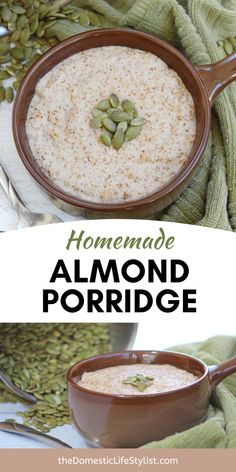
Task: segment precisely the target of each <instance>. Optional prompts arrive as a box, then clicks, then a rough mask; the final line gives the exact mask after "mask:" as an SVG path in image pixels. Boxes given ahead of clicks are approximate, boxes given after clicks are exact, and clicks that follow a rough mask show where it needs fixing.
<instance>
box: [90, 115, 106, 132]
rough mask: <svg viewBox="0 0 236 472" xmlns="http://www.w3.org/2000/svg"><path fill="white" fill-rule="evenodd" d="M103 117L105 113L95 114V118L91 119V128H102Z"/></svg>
mask: <svg viewBox="0 0 236 472" xmlns="http://www.w3.org/2000/svg"><path fill="white" fill-rule="evenodd" d="M103 118H104V116H103V115H98V116H95V117H94V118H92V120H90V126H91V128H95V129H97V128H102V127H103Z"/></svg>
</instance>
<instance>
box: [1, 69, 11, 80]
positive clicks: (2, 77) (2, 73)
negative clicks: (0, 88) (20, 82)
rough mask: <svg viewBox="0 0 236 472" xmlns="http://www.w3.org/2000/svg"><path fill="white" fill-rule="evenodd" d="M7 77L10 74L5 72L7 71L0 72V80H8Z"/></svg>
mask: <svg viewBox="0 0 236 472" xmlns="http://www.w3.org/2000/svg"><path fill="white" fill-rule="evenodd" d="M9 77H10V74H9V73H8V72H7V70H5V69H3V70H0V80H5V79H9Z"/></svg>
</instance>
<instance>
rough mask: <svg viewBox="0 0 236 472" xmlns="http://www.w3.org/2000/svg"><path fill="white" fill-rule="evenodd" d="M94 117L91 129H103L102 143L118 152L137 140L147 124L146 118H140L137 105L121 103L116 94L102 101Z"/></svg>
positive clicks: (98, 104)
mask: <svg viewBox="0 0 236 472" xmlns="http://www.w3.org/2000/svg"><path fill="white" fill-rule="evenodd" d="M92 116H93V118H92V119H91V120H90V126H91V128H94V129H99V128H102V132H101V134H100V141H101V142H102V143H103V144H104V145H105V146H111V145H112V147H113V148H114V149H116V150H117V151H118V150H119V149H120V148H121V146H122V145H123V144H124V142H125V141H131V140H132V139H135V138H136V137H137V136H138V135H139V133H140V131H141V129H142V126H143V125H144V124H145V118H143V117H142V116H138V112H137V110H136V108H135V104H134V103H133V102H132V101H131V100H128V99H125V100H123V101H122V102H120V100H119V97H118V96H117V95H116V94H115V93H112V94H111V96H110V97H109V99H104V100H100V102H99V103H97V105H96V107H95V108H94V109H93V110H92Z"/></svg>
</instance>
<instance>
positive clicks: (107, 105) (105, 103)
mask: <svg viewBox="0 0 236 472" xmlns="http://www.w3.org/2000/svg"><path fill="white" fill-rule="evenodd" d="M110 106H111V104H110V100H101V101H100V102H99V103H98V104H97V108H98V110H102V111H106V110H107V109H108V108H110Z"/></svg>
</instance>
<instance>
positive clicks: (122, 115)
mask: <svg viewBox="0 0 236 472" xmlns="http://www.w3.org/2000/svg"><path fill="white" fill-rule="evenodd" d="M110 118H111V120H113V121H115V123H119V122H120V121H130V120H131V116H130V115H129V113H127V112H125V111H122V110H118V111H113V112H112V113H111V114H110Z"/></svg>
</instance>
